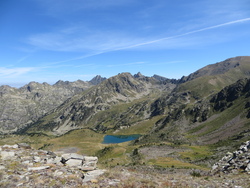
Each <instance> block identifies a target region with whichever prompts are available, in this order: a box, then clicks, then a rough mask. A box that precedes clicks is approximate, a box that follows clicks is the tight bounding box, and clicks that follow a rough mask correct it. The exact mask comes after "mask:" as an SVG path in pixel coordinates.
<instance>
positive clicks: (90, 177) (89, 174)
mask: <svg viewBox="0 0 250 188" xmlns="http://www.w3.org/2000/svg"><path fill="white" fill-rule="evenodd" d="M104 172H106V170H99V169H98V170H93V171H90V172H87V173H85V174H84V179H83V182H88V181H91V180H94V179H96V178H98V177H99V176H100V175H102V174H103V173H104Z"/></svg>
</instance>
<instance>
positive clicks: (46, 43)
mask: <svg viewBox="0 0 250 188" xmlns="http://www.w3.org/2000/svg"><path fill="white" fill-rule="evenodd" d="M0 39H1V42H0V54H1V55H0V85H3V84H7V85H11V86H15V87H19V86H22V85H24V84H26V83H28V82H30V81H37V82H41V83H42V82H47V83H49V84H54V83H55V82H56V81H58V80H68V81H75V80H78V79H81V80H84V81H87V80H90V79H91V78H93V77H94V76H95V75H101V76H103V77H107V78H108V77H111V76H114V75H116V74H118V73H121V72H130V73H132V74H135V73H137V72H141V73H142V74H144V75H146V76H152V75H153V74H158V75H161V76H165V77H167V78H181V77H182V76H183V75H185V76H187V75H188V74H190V73H192V72H194V71H196V70H197V69H199V68H202V67H204V66H206V65H208V64H212V63H216V62H219V61H223V60H225V59H227V58H230V57H235V56H241V55H250V48H249V44H250V1H249V0H189V1H187V0H177V1H173V0H155V1H153V0H5V1H1V2H0Z"/></svg>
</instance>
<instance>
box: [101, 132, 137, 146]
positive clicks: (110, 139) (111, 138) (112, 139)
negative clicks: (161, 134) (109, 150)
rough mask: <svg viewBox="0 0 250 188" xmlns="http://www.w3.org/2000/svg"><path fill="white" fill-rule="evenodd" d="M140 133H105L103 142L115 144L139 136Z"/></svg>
mask: <svg viewBox="0 0 250 188" xmlns="http://www.w3.org/2000/svg"><path fill="white" fill-rule="evenodd" d="M140 136H141V135H139V134H133V135H106V136H105V137H104V139H103V142H102V143H103V144H117V143H122V142H128V141H131V140H135V139H137V138H139V137H140Z"/></svg>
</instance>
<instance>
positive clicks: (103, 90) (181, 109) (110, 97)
mask: <svg viewBox="0 0 250 188" xmlns="http://www.w3.org/2000/svg"><path fill="white" fill-rule="evenodd" d="M249 79H250V57H249V56H240V57H234V58H229V59H227V60H225V61H222V62H218V63H215V64H211V65H208V66H206V67H204V68H201V69H199V70H197V71H196V72H194V73H192V74H190V75H188V76H185V77H182V78H181V79H179V80H177V79H168V78H165V77H162V76H159V75H154V76H152V77H147V76H144V75H142V74H141V73H137V74H135V75H131V74H130V73H120V74H118V75H116V76H113V77H110V78H108V79H106V78H102V77H101V76H96V77H95V78H93V79H92V80H91V81H88V82H84V81H81V80H78V81H75V82H67V81H66V82H64V81H58V82H57V83H55V84H54V85H49V84H47V83H42V84H40V83H36V82H31V83H29V84H27V85H25V86H23V87H21V88H19V89H17V88H12V87H9V86H1V87H0V100H1V103H0V112H1V114H0V131H1V133H2V134H6V133H18V134H34V133H43V134H46V135H51V136H60V135H64V134H66V133H67V132H69V131H72V130H76V129H86V128H87V129H91V130H93V131H96V132H99V133H105V134H107V133H111V134H112V133H119V132H120V133H122V130H126V129H131V128H133V129H137V128H138V129H139V128H142V127H144V128H145V131H144V134H143V135H142V136H141V137H140V138H139V139H138V140H136V141H135V143H134V144H149V143H157V142H175V143H187V144H198V145H199V144H200V145H202V144H216V143H219V142H222V141H223V140H228V139H229V138H230V139H231V138H232V139H240V140H244V139H246V138H247V137H249V134H250V127H249V125H250V121H249V118H250V98H249V96H250V93H249V89H250V88H249V87H250V80H249Z"/></svg>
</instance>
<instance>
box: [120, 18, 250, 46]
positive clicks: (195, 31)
mask: <svg viewBox="0 0 250 188" xmlns="http://www.w3.org/2000/svg"><path fill="white" fill-rule="evenodd" d="M248 21H250V18H244V19H240V20H234V21H231V22H226V23H222V24H218V25H213V26H210V27H205V28H202V29H197V30H193V31H190V32H186V33H182V34H179V35H174V36H170V37H164V38H160V39H156V40H152V41H147V42H143V43H139V44H134V45H131V46H126V47H124V48H118V49H116V50H123V49H130V48H135V47H140V46H145V45H149V44H154V43H158V42H161V41H165V40H170V39H174V38H179V37H183V36H187V35H191V34H194V33H199V32H202V31H207V30H212V29H216V28H220V27H225V26H229V25H233V24H237V23H243V22H248Z"/></svg>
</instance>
